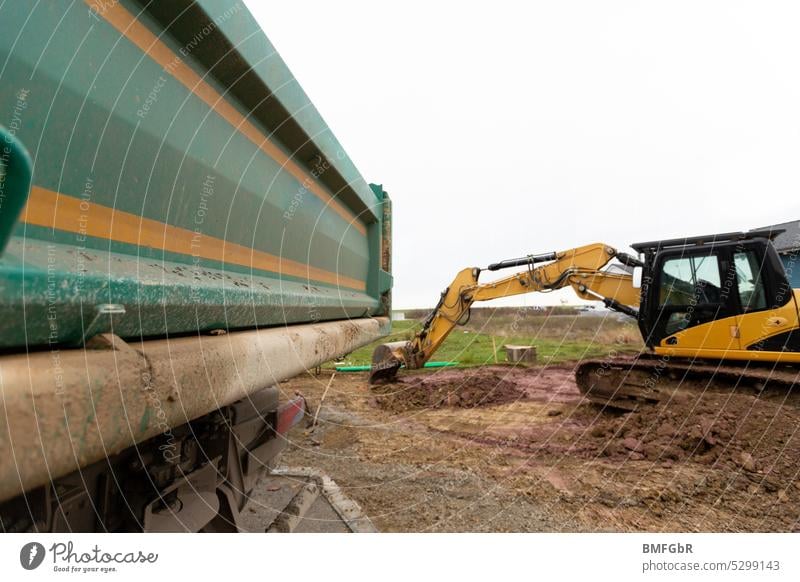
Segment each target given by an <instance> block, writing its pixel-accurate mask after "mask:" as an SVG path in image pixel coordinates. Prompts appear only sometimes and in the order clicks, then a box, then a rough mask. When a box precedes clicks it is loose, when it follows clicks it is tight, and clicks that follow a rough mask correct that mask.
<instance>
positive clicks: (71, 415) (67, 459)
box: [0, 318, 390, 501]
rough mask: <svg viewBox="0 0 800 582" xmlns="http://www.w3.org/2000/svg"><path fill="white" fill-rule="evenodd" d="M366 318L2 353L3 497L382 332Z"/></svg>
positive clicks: (383, 326) (383, 323)
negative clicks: (213, 334) (212, 334)
mask: <svg viewBox="0 0 800 582" xmlns="http://www.w3.org/2000/svg"><path fill="white" fill-rule="evenodd" d="M389 326H390V322H389V319H388V318H364V319H355V320H348V321H335V322H325V323H318V324H303V325H293V326H287V327H283V328H272V329H264V330H253V331H243V332H236V333H229V334H225V335H221V336H194V337H185V338H177V339H162V340H154V341H144V342H139V343H136V344H129V343H125V342H123V341H122V340H120V339H119V338H116V337H115V336H107V337H106V341H105V342H96V343H95V344H94V345H95V346H96V347H99V348H100V349H89V348H86V349H71V350H50V351H47V352H38V353H30V354H16V355H4V356H0V501H3V500H6V499H9V498H11V497H14V496H16V495H18V494H20V493H21V492H23V491H27V490H29V489H32V488H34V487H38V486H40V485H43V484H45V483H47V482H49V481H50V480H52V479H56V478H58V477H61V476H63V475H66V474H69V473H71V472H73V471H75V470H78V469H80V468H81V467H84V466H87V465H89V464H91V463H94V462H97V461H99V460H101V459H103V458H106V457H109V456H111V455H114V454H116V453H118V452H120V451H122V450H124V449H126V448H128V447H130V446H133V445H135V444H137V443H140V442H142V441H145V440H147V439H149V438H151V437H154V436H156V435H159V434H164V433H168V432H169V430H170V429H171V428H174V427H177V426H180V425H183V424H185V423H187V422H189V421H191V420H194V419H196V418H198V417H200V416H203V415H205V414H208V413H209V412H212V411H214V410H217V409H218V408H220V407H222V406H226V405H228V404H231V403H233V402H235V401H237V400H240V399H242V398H246V397H247V396H248V395H250V394H254V393H256V392H258V391H260V390H262V389H264V388H267V387H269V386H272V385H275V384H277V383H279V382H281V381H282V380H285V379H287V378H291V377H293V376H296V375H297V374H300V373H302V372H303V371H305V370H308V369H311V368H313V367H315V366H317V365H319V364H322V363H323V362H326V361H329V360H331V359H334V358H336V357H339V356H341V355H343V354H346V353H349V352H351V351H353V350H355V349H357V348H358V347H360V346H362V345H364V344H367V343H369V342H371V341H374V340H375V339H378V338H379V337H381V336H383V335H385V334H386V333H388V330H389Z"/></svg>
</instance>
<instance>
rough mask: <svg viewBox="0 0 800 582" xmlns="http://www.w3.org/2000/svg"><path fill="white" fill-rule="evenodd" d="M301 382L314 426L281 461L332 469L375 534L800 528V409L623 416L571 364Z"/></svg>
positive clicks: (738, 396)
mask: <svg viewBox="0 0 800 582" xmlns="http://www.w3.org/2000/svg"><path fill="white" fill-rule="evenodd" d="M330 379H331V375H330V373H323V374H322V375H320V376H304V377H300V378H296V379H294V380H291V381H290V382H287V383H284V384H283V385H282V387H283V389H284V390H285V391H286V393H287V395H291V394H293V393H294V392H295V391H300V392H301V393H303V394H304V395H305V396H306V398H307V399H308V402H309V405H310V408H311V411H312V414H313V412H315V411H316V410H317V407H318V406H319V403H320V399H321V397H322V394H323V393H324V392H325V390H326V387H327V393H326V395H325V398H324V401H323V403H322V407H321V409H320V411H319V415H318V423H317V425H316V426H315V427H308V426H301V427H297V428H295V429H294V430H293V432H292V433H291V434H290V438H291V441H292V442H291V445H290V447H289V449H288V451H287V452H286V453H285V454H284V458H283V462H285V463H286V464H289V465H294V466H299V465H305V466H310V467H315V468H318V469H320V470H322V471H324V472H326V473H328V474H329V475H330V476H331V477H332V478H333V479H334V480H335V481H336V482H337V483H338V484H339V486H340V487H341V488H342V490H343V492H344V493H345V494H346V495H348V496H349V497H351V498H353V499H354V500H356V501H357V502H358V503H359V504H361V506H362V507H363V508H364V510H365V512H366V514H367V515H369V516H370V518H371V519H372V520H373V522H374V523H375V524H376V525H377V526H378V528H379V529H381V530H383V531H800V503H798V500H799V499H800V434H798V430H799V429H800V411H799V410H798V409H797V408H796V407H795V406H790V405H788V404H786V402H784V401H783V400H782V399H781V398H780V397H774V396H771V397H767V396H763V395H758V394H755V393H745V392H735V393H730V392H724V393H723V392H720V393H716V392H711V391H706V392H699V391H692V390H689V389H688V388H687V390H683V391H679V392H677V393H676V396H675V397H674V398H673V400H672V401H671V402H669V403H664V404H659V405H653V406H651V407H646V408H643V409H641V410H639V411H638V412H633V413H627V414H621V413H610V412H606V411H602V410H601V409H600V408H599V407H597V406H595V405H593V404H591V403H588V402H586V401H584V400H583V398H582V397H581V395H580V393H579V392H578V389H577V387H576V385H575V382H574V378H573V367H572V366H570V365H560V366H549V367H536V368H513V367H505V366H489V367H483V368H472V369H441V370H437V371H435V372H424V373H415V374H406V375H405V376H403V377H402V378H401V379H400V380H399V381H398V382H397V383H395V384H392V385H386V386H381V387H379V388H377V389H370V388H369V387H368V385H367V378H366V374H337V375H336V376H335V377H334V378H333V381H332V382H330V385H329V381H330Z"/></svg>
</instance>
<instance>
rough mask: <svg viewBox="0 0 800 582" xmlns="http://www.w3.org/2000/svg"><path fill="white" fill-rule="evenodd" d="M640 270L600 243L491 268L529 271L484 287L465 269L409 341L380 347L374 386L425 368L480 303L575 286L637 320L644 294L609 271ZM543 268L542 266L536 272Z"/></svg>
mask: <svg viewBox="0 0 800 582" xmlns="http://www.w3.org/2000/svg"><path fill="white" fill-rule="evenodd" d="M615 258H616V259H617V260H618V261H619V262H621V263H623V264H625V265H628V266H640V265H641V263H640V262H639V261H638V259H636V258H635V257H632V256H630V255H627V254H625V253H619V252H617V251H616V250H615V249H614V248H612V247H610V246H608V245H605V244H602V243H595V244H590V245H586V246H582V247H577V248H574V249H569V250H566V251H561V252H557V253H546V254H542V255H529V256H527V257H522V258H519V259H510V260H507V261H501V262H499V263H494V264H492V265H489V267H488V268H487V270H489V271H498V270H500V269H505V268H510V267H519V266H527V267H528V268H527V270H525V271H521V272H518V273H515V274H514V275H511V276H510V277H506V278H504V279H499V280H497V281H492V282H490V283H479V282H478V278H479V276H480V274H481V269H478V268H469V269H464V270H462V271H461V272H459V273H458V275H456V277H455V279H454V280H453V282H452V283H451V284H450V286H448V287H447V288H446V289H445V290H444V291H443V292H442V295H441V297H440V299H439V303H438V304H437V305H436V307H435V308H434V310H433V311H432V312H431V313H430V315H429V316H428V317H427V318H426V319H425V322H424V323H423V325H422V329H420V330H419V331H418V332H417V334H416V335H415V336H414V338H413V339H411V340H410V341H403V342H393V343H388V344H382V345H380V346H378V347H377V348H376V349H375V351H374V352H373V354H372V370H371V373H370V383H375V382H380V381H391V379H392V378H394V376H395V375H396V374H397V370H399V369H400V367H401V366H405V367H406V368H409V369H414V368H421V367H422V366H423V365H424V364H425V362H427V361H428V360H429V359H430V358H431V356H432V355H433V354H434V352H436V350H437V349H439V346H441V345H442V343H443V342H444V340H445V339H446V338H447V336H448V335H449V334H450V332H451V331H453V329H454V328H455V327H456V326H457V325H459V324H463V323H465V322H466V320H467V319H468V317H469V310H470V307H472V304H473V303H475V302H476V301H489V300H491V299H498V298H500V297H510V296H512V295H522V294H524V293H534V292H547V291H553V290H556V289H561V288H564V287H567V286H571V287H572V288H573V289H574V290H575V293H576V294H577V295H578V297H580V298H581V299H589V300H594V301H602V302H603V303H604V304H605V305H606V306H607V307H609V308H611V309H615V310H617V311H621V312H623V313H626V314H628V315H631V316H633V317H636V315H637V311H636V309H637V307H638V306H639V289H637V288H635V287H634V286H633V278H632V276H631V275H630V274H628V273H626V272H624V271H623V272H619V273H614V272H610V271H604V270H603V268H604V267H606V265H608V264H609V263H610V262H611V261H612V260H614V259H615ZM536 265H538V266H536Z"/></svg>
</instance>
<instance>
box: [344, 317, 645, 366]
mask: <svg viewBox="0 0 800 582" xmlns="http://www.w3.org/2000/svg"><path fill="white" fill-rule="evenodd" d="M536 319H537V318H529V319H528V321H526V325H518V326H516V327H515V328H513V329H516V330H517V331H518V332H519V333H517V334H509V333H508V330H509V326H508V325H507V324H508V322H506V321H502V322H501V321H498V322H496V325H494V324H493V322H485V321H484V322H480V324H476V325H477V329H473V328H472V327H470V326H466V327H457V328H456V329H454V330H453V332H452V333H451V334H450V335H449V336H448V337H447V339H446V340H445V342H444V344H443V345H442V346H441V347H440V348H439V350H438V351H437V352H436V353H435V354H434V355H433V357H432V358H431V360H432V361H455V362H458V363H459V365H460V366H461V367H468V366H480V365H485V364H493V363H494V362H495V350H494V348H495V347H496V348H497V361H498V362H499V363H503V362H505V350H504V349H503V346H504V345H506V344H517V345H531V346H535V347H536V351H537V357H538V360H539V362H541V363H558V362H565V361H574V360H581V359H586V358H596V357H602V356H606V355H608V354H611V353H618V354H624V353H635V352H637V351H638V350H639V349H640V347H641V342H640V341H638V339H637V335H638V332H636V330H635V327H634V326H633V325H632V323H629V322H620V321H619V320H616V319H613V320H610V319H607V318H601V317H598V318H577V319H576V318H575V317H569V318H568V320H559V319H557V318H555V317H552V316H551V317H548V318H545V319H544V320H542V321H535V320H536ZM586 319H589V320H595V321H593V322H591V321H590V322H589V323H587V322H586ZM576 322H580V325H576ZM419 327H420V323H419V322H418V321H409V320H406V321H395V322H393V323H392V333H391V334H390V335H389V336H387V337H385V338H383V339H381V340H380V341H378V342H375V343H373V344H370V345H368V346H365V347H363V348H361V349H359V350H356V351H355V352H353V353H352V354H350V355H348V356H347V357H346V358H345V359H344V361H345V362H346V363H347V364H348V365H354V366H359V365H367V364H369V363H370V362H371V361H372V350H373V349H374V348H375V346H376V345H378V344H380V343H386V342H393V341H401V340H407V339H410V338H412V337H413V334H414V332H415V331H416V330H417V329H419ZM478 330H480V331H478ZM493 337H494V346H493V344H492V338H493ZM331 365H332V364H331Z"/></svg>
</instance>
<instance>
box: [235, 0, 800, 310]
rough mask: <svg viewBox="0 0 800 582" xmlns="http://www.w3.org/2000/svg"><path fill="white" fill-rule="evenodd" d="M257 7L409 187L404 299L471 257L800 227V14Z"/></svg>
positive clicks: (294, 61) (450, 5) (564, 6)
mask: <svg viewBox="0 0 800 582" xmlns="http://www.w3.org/2000/svg"><path fill="white" fill-rule="evenodd" d="M247 4H248V7H249V8H250V10H251V11H252V12H253V14H254V16H255V17H256V19H257V20H258V22H259V23H260V24H261V26H262V28H263V29H264V31H265V32H266V34H267V36H268V37H269V38H270V40H271V41H272V42H273V44H274V45H275V46H276V48H277V49H278V51H279V52H280V53H281V56H282V57H283V58H284V60H285V61H286V62H287V64H288V65H289V68H290V69H291V70H292V72H293V73H294V75H295V77H297V79H298V80H299V81H300V83H301V85H302V86H303V88H304V89H305V90H306V92H307V93H308V95H309V96H310V98H311V100H312V101H313V102H314V104H315V105H316V106H317V108H318V109H319V111H320V112H321V113H322V115H323V117H324V118H325V120H326V121H327V123H328V124H329V125H330V127H331V128H332V129H333V131H334V133H335V134H336V136H337V137H338V138H339V141H340V142H341V143H342V145H343V146H344V148H345V149H346V150H347V152H348V153H349V154H350V156H351V158H352V159H353V161H354V162H355V164H356V166H357V167H358V168H359V170H360V171H361V173H362V175H363V176H364V177H365V178H366V179H367V181H372V182H378V183H383V184H384V187H385V188H386V190H387V191H388V192H389V193H390V195H391V196H392V199H393V201H394V275H395V294H394V304H395V307H400V308H404V307H424V306H432V305H433V304H434V303H435V302H436V300H437V299H438V296H439V292H440V291H441V290H442V289H443V288H444V287H445V286H447V284H448V283H449V282H450V280H451V279H452V277H453V276H454V275H455V273H456V272H457V271H458V270H460V269H461V268H463V267H466V266H485V265H487V264H488V263H490V262H493V261H495V260H499V259H504V258H510V257H516V256H520V255H525V254H528V253H541V252H546V251H550V250H561V249H566V248H570V247H574V246H578V245H582V244H585V243H589V242H595V241H604V242H608V243H609V244H612V245H615V246H617V247H618V248H623V247H625V246H627V245H628V244H629V243H633V242H638V241H642V240H651V239H657V238H668V237H676V236H687V235H695V234H704V233H709V232H721V231H729V230H739V229H748V228H752V227H757V226H763V225H765V224H771V223H776V222H783V221H787V220H793V219H800V198H798V192H800V165H799V163H800V162H799V160H800V34H798V29H799V28H800V4H798V3H793V2H787V3H777V2H749V3H741V2H731V1H723V2H700V1H697V0H694V1H688V2H676V1H670V2H645V1H642V0H637V1H629V2H617V1H603V2H597V1H596V0H589V1H583V2H580V1H563V0H559V1H557V2H553V1H547V2H519V1H517V2H511V1H506V0H495V1H493V2H490V3H487V2H443V1H440V2H433V1H431V0H428V1H427V2H421V1H417V0H406V1H404V2H392V3H388V2H375V1H372V2H367V1H360V2H359V1H354V0H339V1H337V2H330V0H328V1H318V0H305V1H304V2H286V1H285V0H282V1H280V2H278V1H276V0H250V1H248V2H247ZM484 275H485V276H484V278H483V280H490V279H491V278H493V277H494V276H495V275H493V274H491V273H488V272H487V273H485V274H484ZM561 293H566V294H565V295H564V294H556V295H554V294H550V295H539V296H537V297H533V296H530V297H527V298H525V299H520V298H516V299H515V300H514V301H512V302H510V303H512V304H521V303H525V304H552V303H557V302H558V301H559V299H560V298H561V297H566V298H568V299H569V300H570V302H573V296H570V293H571V292H570V291H569V290H567V291H565V292H561ZM508 303H509V302H506V304H508Z"/></svg>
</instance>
